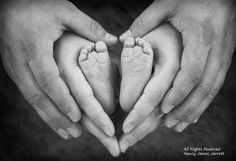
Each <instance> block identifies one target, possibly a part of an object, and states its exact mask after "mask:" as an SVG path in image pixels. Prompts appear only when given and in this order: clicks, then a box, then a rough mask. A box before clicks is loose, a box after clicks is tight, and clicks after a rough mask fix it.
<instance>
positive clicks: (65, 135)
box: [57, 128, 70, 140]
mask: <svg viewBox="0 0 236 161" xmlns="http://www.w3.org/2000/svg"><path fill="white" fill-rule="evenodd" d="M57 134H58V135H59V136H60V137H62V138H63V139H66V140H68V139H70V137H69V134H68V132H67V131H65V130H64V129H61V128H60V129H58V130H57Z"/></svg>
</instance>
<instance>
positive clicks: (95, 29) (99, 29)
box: [90, 19, 105, 35]
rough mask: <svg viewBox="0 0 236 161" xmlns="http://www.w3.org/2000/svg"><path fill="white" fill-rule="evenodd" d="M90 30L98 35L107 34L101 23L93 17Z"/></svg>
mask: <svg viewBox="0 0 236 161" xmlns="http://www.w3.org/2000/svg"><path fill="white" fill-rule="evenodd" d="M90 31H91V32H92V33H95V34H98V35H105V31H104V30H103V29H102V27H101V25H100V24H99V23H98V22H97V21H95V20H94V19H91V22H90Z"/></svg>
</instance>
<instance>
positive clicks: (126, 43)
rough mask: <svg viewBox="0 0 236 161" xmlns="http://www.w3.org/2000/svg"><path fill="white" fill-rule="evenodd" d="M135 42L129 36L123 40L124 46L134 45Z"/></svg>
mask: <svg viewBox="0 0 236 161" xmlns="http://www.w3.org/2000/svg"><path fill="white" fill-rule="evenodd" d="M134 45H135V42H134V38H133V37H129V38H127V39H126V40H125V42H124V47H134Z"/></svg>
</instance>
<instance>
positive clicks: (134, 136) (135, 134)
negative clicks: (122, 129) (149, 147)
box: [132, 131, 140, 140]
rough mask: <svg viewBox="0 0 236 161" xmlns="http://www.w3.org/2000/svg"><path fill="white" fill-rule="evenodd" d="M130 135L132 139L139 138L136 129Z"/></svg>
mask: <svg viewBox="0 0 236 161" xmlns="http://www.w3.org/2000/svg"><path fill="white" fill-rule="evenodd" d="M132 136H133V138H134V140H139V138H140V134H139V133H138V132H136V131H133V132H132Z"/></svg>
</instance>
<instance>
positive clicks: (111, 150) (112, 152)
mask: <svg viewBox="0 0 236 161" xmlns="http://www.w3.org/2000/svg"><path fill="white" fill-rule="evenodd" d="M109 152H110V153H111V155H112V156H113V157H117V156H118V153H117V152H116V150H115V149H109Z"/></svg>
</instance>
